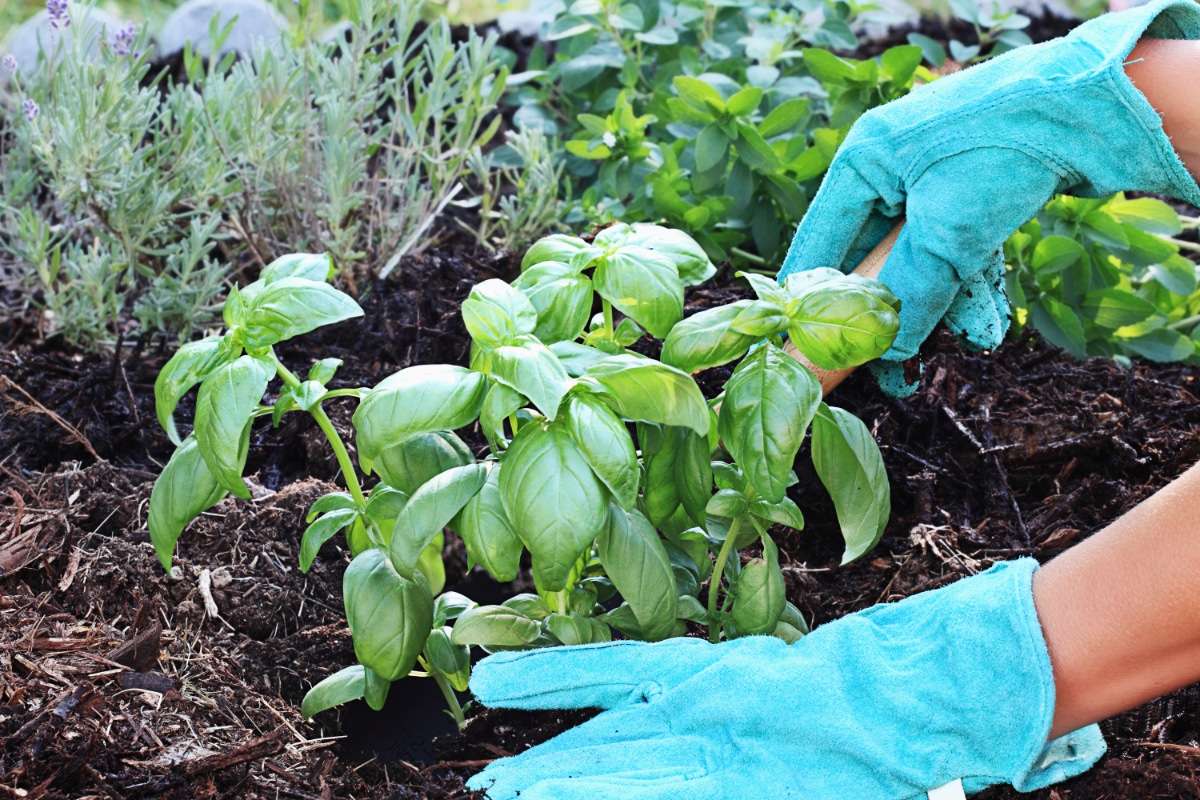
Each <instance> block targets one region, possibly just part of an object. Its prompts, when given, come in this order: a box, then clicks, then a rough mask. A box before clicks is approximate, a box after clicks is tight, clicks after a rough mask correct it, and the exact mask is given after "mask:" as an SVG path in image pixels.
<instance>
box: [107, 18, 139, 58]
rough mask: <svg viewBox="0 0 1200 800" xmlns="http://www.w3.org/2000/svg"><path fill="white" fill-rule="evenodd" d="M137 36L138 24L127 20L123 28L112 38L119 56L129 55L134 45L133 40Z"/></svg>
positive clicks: (114, 48) (115, 51)
mask: <svg viewBox="0 0 1200 800" xmlns="http://www.w3.org/2000/svg"><path fill="white" fill-rule="evenodd" d="M136 38H137V25H134V24H133V23H132V22H127V23H125V24H124V25H123V26H121V29H120V30H119V31H117V33H116V35H115V36H113V39H112V50H113V52H114V53H116V54H117V55H119V56H127V55H129V53H130V52H131V49H132V47H133V40H134V39H136Z"/></svg>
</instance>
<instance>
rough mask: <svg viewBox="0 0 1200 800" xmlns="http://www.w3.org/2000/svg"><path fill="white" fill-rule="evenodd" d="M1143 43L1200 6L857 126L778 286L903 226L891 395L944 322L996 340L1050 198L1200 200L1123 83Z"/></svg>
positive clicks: (1171, 31) (895, 267) (1187, 5)
mask: <svg viewBox="0 0 1200 800" xmlns="http://www.w3.org/2000/svg"><path fill="white" fill-rule="evenodd" d="M1143 35H1145V36H1147V37H1151V38H1160V39H1184V38H1186V39H1198V38H1200V5H1197V4H1196V3H1195V2H1192V0H1159V1H1158V2H1154V3H1151V4H1150V5H1147V6H1143V7H1140V8H1137V9H1133V10H1131V11H1126V12H1122V13H1119V14H1107V15H1105V16H1102V17H1099V18H1098V19H1095V20H1092V21H1090V22H1088V23H1086V24H1084V25H1081V26H1080V27H1078V28H1076V29H1075V30H1074V31H1073V32H1072V33H1071V34H1070V35H1069V36H1066V37H1064V38H1062V39H1056V40H1053V41H1050V42H1046V43H1044V44H1040V45H1034V46H1031V47H1022V48H1019V49H1017V50H1013V51H1011V52H1008V53H1005V54H1004V55H1002V56H1000V57H998V58H995V59H993V60H991V61H988V62H987V63H985V64H982V65H979V66H975V67H971V68H970V69H967V70H964V71H962V72H959V73H956V74H953V75H950V76H947V77H944V78H941V79H939V80H937V81H935V82H934V83H932V84H930V85H929V86H925V87H922V88H920V89H918V90H916V91H915V92H913V93H912V94H910V95H908V96H907V97H904V98H902V99H900V100H896V101H894V102H891V103H888V104H887V105H884V106H881V107H879V108H876V109H873V110H872V111H870V112H868V113H867V114H865V115H863V117H862V118H861V119H859V121H858V122H857V123H855V125H854V127H853V128H852V129H851V130H850V133H849V135H848V136H847V137H846V140H845V142H844V143H843V144H842V147H841V149H839V150H838V153H837V156H836V157H835V158H834V160H833V164H832V165H831V166H830V168H829V172H828V174H827V175H826V176H825V180H824V182H823V183H822V184H821V189H820V191H818V192H817V195H816V197H815V198H814V199H813V203H812V206H811V208H810V209H809V211H808V213H807V214H806V215H805V217H804V219H803V221H802V222H801V223H800V227H799V229H798V230H797V232H796V236H795V238H794V239H793V240H792V245H791V248H790V249H789V251H788V254H787V258H786V259H785V260H784V262H783V268H782V269H781V270H780V273H779V277H780V279H783V278H784V277H786V276H787V275H790V274H791V273H793V272H798V271H801V270H807V269H812V268H814V267H834V268H840V269H842V270H843V271H849V270H850V269H851V268H853V266H854V265H855V264H857V263H858V262H859V261H861V260H862V258H863V256H865V255H866V254H867V252H869V251H870V250H871V248H872V247H874V246H875V244H877V243H878V242H879V241H880V240H881V239H882V238H883V237H884V235H885V234H886V233H887V232H888V231H889V230H890V229H891V228H892V227H893V226H895V224H896V223H897V222H898V221H899V218H900V217H901V216H903V217H904V218H905V219H906V223H905V227H904V230H903V231H902V232H901V234H900V238H899V239H898V240H897V242H896V245H895V247H894V249H893V250H892V253H891V255H890V257H889V258H888V260H887V263H886V264H885V265H884V268H883V272H882V273H881V274H880V276H879V279H880V280H882V281H883V282H884V283H886V284H887V285H888V286H889V287H891V289H892V291H893V292H895V293H896V295H897V296H898V297H899V298H900V299H901V301H902V303H903V306H902V309H901V313H900V333H899V336H898V337H897V339H896V341H895V343H894V344H893V345H892V349H891V350H890V351H888V352H887V353H886V354H885V355H884V356H883V359H881V361H880V362H878V367H879V368H877V369H876V375H877V377H878V378H879V380H880V385H881V386H882V387H883V388H884V390H885V391H887V392H888V393H889V394H893V395H904V394H908V393H910V392H911V391H912V390H913V389H915V386H909V385H907V384H906V383H905V382H904V381H903V378H902V377H901V375H902V370H901V369H900V366H899V363H898V362H901V361H905V360H907V359H909V358H911V357H912V356H914V355H916V353H917V350H918V348H919V347H920V346H921V343H922V342H923V341H924V340H925V338H926V337H927V336H928V335H929V334H930V332H931V331H932V330H933V328H934V326H935V325H936V324H937V323H938V321H939V320H941V319H945V321H946V323H947V325H948V327H949V328H950V329H951V330H952V331H954V332H955V333H957V334H959V335H960V336H961V337H962V338H963V339H965V340H966V342H967V344H968V345H969V346H973V347H975V348H980V349H983V348H992V347H996V346H997V345H999V344H1000V342H1001V341H1002V339H1003V337H1004V334H1005V333H1006V332H1007V330H1008V321H1009V307H1008V302H1007V301H1006V300H1005V297H1004V293H1003V289H1002V286H1003V277H1004V263H1003V260H1002V253H1001V248H1002V246H1003V244H1004V241H1005V240H1006V239H1007V238H1008V237H1009V235H1010V234H1012V232H1013V231H1015V230H1016V229H1017V228H1018V227H1019V226H1021V225H1022V224H1024V223H1025V222H1027V221H1028V220H1030V219H1032V218H1033V216H1034V215H1035V214H1036V213H1037V212H1038V210H1039V209H1040V208H1041V207H1042V206H1043V205H1044V204H1045V203H1046V201H1047V200H1049V199H1050V198H1051V197H1052V196H1053V195H1054V194H1056V193H1059V192H1065V193H1070V194H1075V195H1080V196H1084V197H1105V196H1107V195H1110V194H1113V193H1115V192H1118V191H1127V190H1140V191H1147V192H1159V193H1163V194H1168V195H1172V196H1174V197H1178V198H1180V199H1183V200H1186V201H1188V202H1189V203H1192V204H1193V205H1200V187H1197V185H1196V181H1195V180H1194V179H1193V178H1192V176H1191V175H1190V174H1189V173H1188V171H1187V170H1186V169H1185V168H1184V166H1183V164H1182V162H1181V161H1180V160H1179V157H1178V156H1177V155H1176V153H1175V151H1174V150H1173V149H1172V147H1171V143H1170V141H1169V140H1168V139H1167V137H1166V135H1165V134H1164V133H1163V130H1162V125H1161V123H1160V121H1159V118H1158V115H1157V114H1156V113H1155V111H1154V109H1153V108H1152V107H1151V105H1150V103H1149V102H1148V101H1147V100H1146V98H1145V97H1144V96H1143V95H1142V94H1141V92H1139V91H1138V90H1137V89H1136V88H1135V87H1134V86H1133V84H1132V83H1131V82H1130V81H1129V78H1128V77H1127V76H1126V75H1125V71H1124V69H1123V64H1124V62H1125V60H1126V57H1127V56H1128V54H1129V51H1130V50H1131V49H1133V46H1134V45H1135V44H1136V43H1137V41H1138V39H1139V38H1140V37H1142V36H1143ZM1193 90H1194V87H1193Z"/></svg>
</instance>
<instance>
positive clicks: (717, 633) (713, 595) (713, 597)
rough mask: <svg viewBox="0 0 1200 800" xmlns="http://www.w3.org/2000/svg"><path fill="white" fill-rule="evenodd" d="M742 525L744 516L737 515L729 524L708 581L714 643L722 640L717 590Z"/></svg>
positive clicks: (712, 640)
mask: <svg viewBox="0 0 1200 800" xmlns="http://www.w3.org/2000/svg"><path fill="white" fill-rule="evenodd" d="M740 527H742V518H741V517H735V518H734V520H733V524H732V525H730V526H729V534H728V535H727V536H726V537H725V541H724V542H722V543H721V551H720V552H719V553H717V563H716V564H715V565H714V566H713V574H712V580H710V581H709V582H708V640H709V641H710V642H712V643H713V644H716V643H717V642H719V641H721V626H720V624H719V623H718V622H717V590H718V589H719V588H720V587H721V576H722V575H724V574H725V562H726V561H728V560H729V553H730V551H732V550H733V542H734V540H735V539H737V537H738V528H740Z"/></svg>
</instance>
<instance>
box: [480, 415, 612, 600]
mask: <svg viewBox="0 0 1200 800" xmlns="http://www.w3.org/2000/svg"><path fill="white" fill-rule="evenodd" d="M608 497H609V493H608V490H607V489H605V488H604V484H602V483H601V482H600V479H599V478H597V477H596V474H595V473H594V472H592V469H591V467H590V466H588V463H587V459H585V458H584V456H583V453H582V452H580V450H579V447H578V446H577V445H576V444H575V441H574V439H572V438H571V435H570V434H569V433H568V432H567V430H566V427H565V426H564V425H562V424H551V423H547V422H545V421H542V420H533V421H531V422H528V423H526V424H525V425H523V426H522V427H521V430H520V432H519V433H518V434H517V436H516V438H515V439H513V442H512V444H511V445H510V446H509V448H508V450H507V452H506V453H505V454H504V464H503V468H502V469H501V471H500V498H501V502H502V503H503V505H504V511H505V514H506V515H507V516H508V518H509V520H511V521H512V524H513V528H514V529H515V530H516V532H517V535H518V536H520V537H521V541H523V542H524V543H525V546H526V547H527V548H528V549H529V552H530V553H531V554H532V556H533V573H534V577H535V579H536V580H537V583H538V585H539V586H540V587H541V588H542V589H544V590H546V591H552V592H556V591H559V590H561V589H564V588H566V585H567V579H568V576H569V575H570V572H571V570H572V568H573V567H574V566H575V562H576V561H578V560H579V557H580V556H581V555H583V554H584V553H585V552H587V549H588V548H589V547H590V546H591V544H592V542H593V541H594V540H595V538H596V535H597V534H598V533H599V532H600V529H601V528H602V527H603V526H604V523H605V519H606V517H607V515H608Z"/></svg>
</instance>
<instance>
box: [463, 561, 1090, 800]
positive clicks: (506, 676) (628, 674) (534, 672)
mask: <svg viewBox="0 0 1200 800" xmlns="http://www.w3.org/2000/svg"><path fill="white" fill-rule="evenodd" d="M1036 567H1037V564H1036V562H1035V561H1033V560H1032V559H1024V560H1020V561H1014V562H1009V563H1005V564H1000V565H998V566H996V567H993V568H992V569H990V570H988V571H987V572H985V573H981V574H979V575H976V576H973V577H970V578H966V579H964V580H961V581H958V582H957V583H954V584H951V585H949V586H946V587H943V588H941V589H938V590H935V591H931V592H926V593H924V594H920V595H916V596H914V597H910V598H908V599H906V600H903V601H901V602H899V603H895V604H890V605H881V606H876V607H874V608H871V609H869V610H867V611H863V612H859V613H857V614H852V615H850V616H848V617H844V618H842V619H840V620H838V621H836V622H832V623H829V624H827V625H823V626H821V627H820V628H818V629H816V630H815V631H814V632H813V633H811V634H809V635H808V636H806V637H804V638H803V639H801V640H800V641H799V642H797V643H795V644H792V645H788V644H785V643H784V642H783V641H782V640H780V639H776V638H774V637H769V636H749V637H745V638H742V639H736V640H733V641H730V642H724V643H722V644H717V645H714V644H710V643H708V642H706V641H702V640H699V639H671V640H668V641H665V642H659V643H657V644H643V643H637V642H615V643H608V644H598V645H583V646H580V647H564V648H554V649H549V650H535V651H531V652H521V653H502V654H499V655H493V656H490V657H488V658H486V659H484V660H483V661H482V662H480V663H479V664H478V665H477V666H476V668H475V671H474V673H473V675H472V677H471V691H472V692H473V693H474V694H475V697H476V699H477V700H478V701H479V702H481V703H483V704H484V705H488V706H496V707H504V708H522V709H551V708H589V707H598V708H603V709H607V710H606V711H604V712H603V713H601V714H600V715H599V716H597V717H595V718H593V719H591V720H589V721H588V722H586V723H584V724H582V725H579V726H578V727H576V728H573V729H572V730H570V731H567V732H566V733H563V734H561V735H559V736H557V737H555V738H554V739H551V740H550V741H548V742H546V743H544V744H541V745H538V746H537V747H534V748H532V749H530V750H528V751H526V752H524V753H522V754H520V755H517V756H514V757H511V758H505V759H501V760H499V761H496V762H494V763H493V764H491V765H490V766H489V767H488V768H487V769H485V770H484V771H483V772H481V773H479V774H478V775H475V776H474V777H472V778H471V779H470V781H469V782H468V785H469V786H470V787H472V788H474V789H482V790H484V791H485V792H486V793H487V796H488V797H489V798H490V799H491V800H512V799H513V798H516V797H518V796H519V797H520V798H521V800H566V798H572V799H574V798H581V797H586V798H592V799H594V800H745V798H748V797H756V798H763V799H764V800H775V799H776V798H803V799H804V800H845V798H848V797H869V798H872V800H900V798H921V799H922V800H924V797H925V793H926V792H927V791H928V790H929V789H932V788H937V787H939V786H942V785H943V784H946V783H949V782H950V781H952V780H954V779H956V778H962V779H963V784H964V787H965V788H966V789H967V790H968V791H976V790H979V789H982V788H983V787H985V786H988V785H991V784H995V783H1011V784H1013V785H1014V786H1016V787H1017V788H1018V789H1021V790H1032V789H1036V788H1040V787H1042V786H1046V785H1048V784H1050V783H1053V782H1056V781H1059V780H1062V779H1064V778H1068V777H1071V776H1073V775H1076V774H1078V773H1080V772H1082V771H1083V770H1085V769H1087V768H1088V767H1090V766H1091V765H1092V764H1093V763H1095V761H1096V759H1098V758H1099V757H1100V755H1101V754H1102V753H1103V752H1104V740H1103V738H1101V736H1100V732H1099V729H1098V728H1097V727H1096V726H1094V725H1093V726H1090V727H1088V728H1084V729H1082V730H1080V731H1076V732H1075V733H1072V734H1068V735H1067V736H1064V737H1061V738H1060V739H1056V740H1055V741H1054V742H1052V743H1051V744H1050V745H1046V736H1047V735H1048V733H1049V731H1050V724H1051V722H1052V719H1053V716H1054V681H1053V677H1052V675H1051V671H1050V657H1049V654H1048V653H1047V650H1046V643H1045V640H1044V638H1043V637H1042V632H1041V626H1040V624H1039V623H1038V620H1037V614H1036V612H1035V610H1034V605H1033V594H1032V588H1031V580H1032V575H1033V571H1034V570H1035V569H1036Z"/></svg>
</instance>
